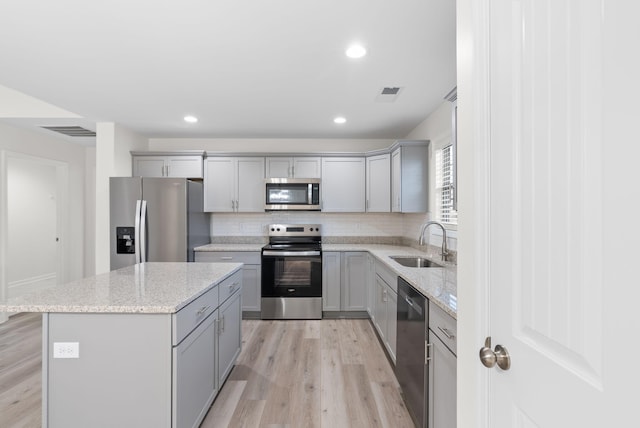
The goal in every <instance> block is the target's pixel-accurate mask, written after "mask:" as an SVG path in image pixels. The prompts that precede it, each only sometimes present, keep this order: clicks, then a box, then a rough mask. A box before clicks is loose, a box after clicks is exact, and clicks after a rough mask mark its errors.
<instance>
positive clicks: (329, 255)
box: [322, 251, 341, 311]
mask: <svg viewBox="0 0 640 428" xmlns="http://www.w3.org/2000/svg"><path fill="white" fill-rule="evenodd" d="M340 288H341V278H340V253H339V252H333V251H331V252H323V253H322V310H323V311H339V310H340V301H341V298H340Z"/></svg>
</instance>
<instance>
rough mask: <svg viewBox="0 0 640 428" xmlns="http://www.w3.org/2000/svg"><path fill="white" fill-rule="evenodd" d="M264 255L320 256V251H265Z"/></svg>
mask: <svg viewBox="0 0 640 428" xmlns="http://www.w3.org/2000/svg"><path fill="white" fill-rule="evenodd" d="M262 255H263V256H276V257H309V256H320V251H269V250H266V251H263V252H262Z"/></svg>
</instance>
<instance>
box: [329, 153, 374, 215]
mask: <svg viewBox="0 0 640 428" xmlns="http://www.w3.org/2000/svg"><path fill="white" fill-rule="evenodd" d="M321 189H322V190H321V192H322V211H324V212H364V211H365V210H364V205H365V161H364V158H358V157H353V158H322V187H321Z"/></svg>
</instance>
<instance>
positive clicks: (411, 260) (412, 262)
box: [391, 256, 444, 268]
mask: <svg viewBox="0 0 640 428" xmlns="http://www.w3.org/2000/svg"><path fill="white" fill-rule="evenodd" d="M391 260H393V261H395V262H397V263H400V264H401V265H402V266H406V267H415V268H432V267H436V268H441V267H444V266H442V265H441V264H438V263H436V262H433V261H431V260H429V259H425V258H424V257H413V256H391Z"/></svg>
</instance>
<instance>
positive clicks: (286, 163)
mask: <svg viewBox="0 0 640 428" xmlns="http://www.w3.org/2000/svg"><path fill="white" fill-rule="evenodd" d="M321 170H322V169H321V160H320V158H319V157H313V156H309V157H307V156H303V157H267V158H266V173H267V174H266V176H267V178H320V177H321V176H322V174H321Z"/></svg>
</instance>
